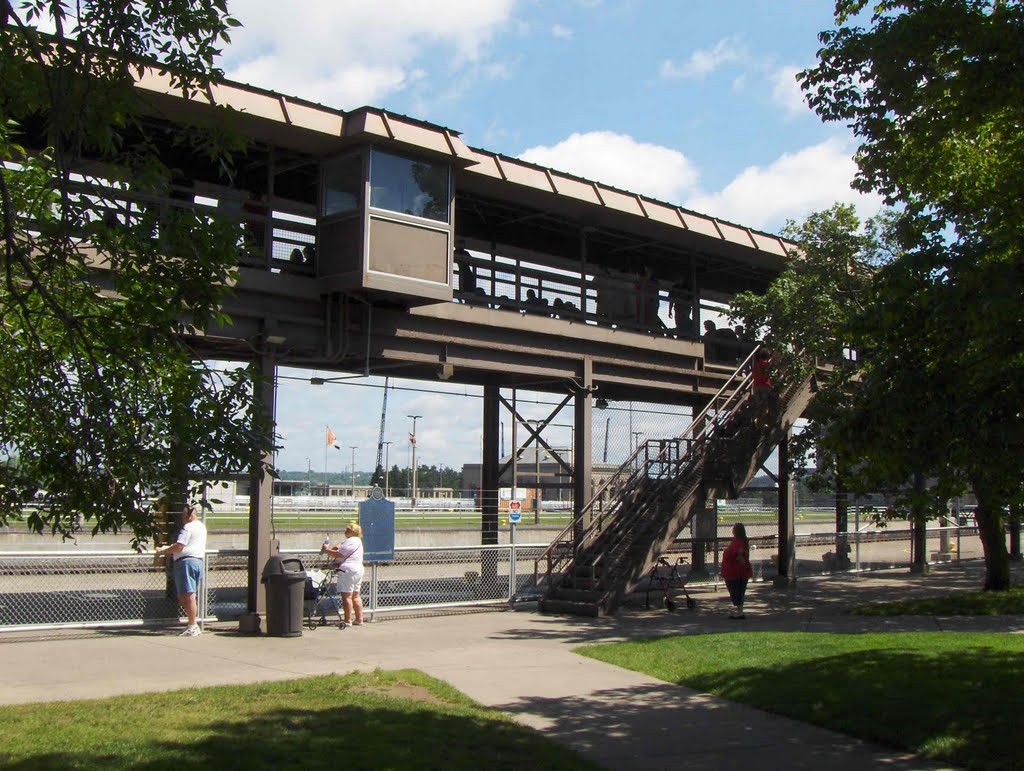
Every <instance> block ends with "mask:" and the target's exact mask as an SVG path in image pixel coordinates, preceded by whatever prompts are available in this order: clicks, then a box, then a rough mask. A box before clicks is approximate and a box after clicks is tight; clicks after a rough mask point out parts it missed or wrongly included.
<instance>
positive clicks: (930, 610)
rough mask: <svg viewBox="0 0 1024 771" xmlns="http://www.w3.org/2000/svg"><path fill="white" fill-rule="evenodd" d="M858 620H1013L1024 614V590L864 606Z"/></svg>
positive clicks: (962, 594) (925, 598)
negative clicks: (938, 618)
mask: <svg viewBox="0 0 1024 771" xmlns="http://www.w3.org/2000/svg"><path fill="white" fill-rule="evenodd" d="M850 613H851V614H852V615H855V616H1012V615H1020V614H1024V588H1016V589H1010V591H1008V592H962V593H957V594H948V595H943V596H941V597H923V598H920V599H909V600H895V601H893V602H880V603H877V604H874V605H863V606H861V607H859V608H854V609H853V610H851V611H850Z"/></svg>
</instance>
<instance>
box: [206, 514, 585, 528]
mask: <svg viewBox="0 0 1024 771" xmlns="http://www.w3.org/2000/svg"><path fill="white" fill-rule="evenodd" d="M506 518H507V515H502V516H501V518H500V519H501V521H502V523H503V525H504V524H507V521H506ZM571 519H572V517H571V516H570V515H569V514H565V513H563V512H547V513H544V514H542V515H541V525H545V526H548V527H564V526H565V525H567V524H569V522H570V521H571ZM358 520H359V513H358V512H357V511H353V510H343V509H339V510H338V511H334V512H324V511H318V512H301V511H297V512H288V513H287V514H280V513H277V514H275V515H274V525H275V527H276V528H277V529H278V530H303V531H308V530H314V531H316V530H323V531H324V532H325V533H337V532H338V530H339V529H340V528H342V527H344V525H345V523H346V522H351V521H358ZM205 522H206V526H207V527H208V528H210V530H212V531H217V530H245V529H247V528H248V527H249V516H248V515H247V514H231V513H226V514H207V515H206V519H205ZM522 524H523V525H532V524H533V512H527V513H526V514H524V515H523V522H522ZM421 527H462V528H476V529H479V527H480V514H479V513H474V512H462V513H459V512H421V513H417V514H396V515H395V528H396V529H398V530H412V529H415V528H421Z"/></svg>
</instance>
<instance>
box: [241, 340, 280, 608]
mask: <svg viewBox="0 0 1024 771" xmlns="http://www.w3.org/2000/svg"><path fill="white" fill-rule="evenodd" d="M259 365H260V374H261V375H262V381H261V382H260V383H258V384H257V386H256V394H255V397H256V398H255V401H256V407H257V409H259V410H261V411H262V413H263V414H264V415H265V416H266V417H267V418H268V425H269V428H270V431H271V432H273V430H274V422H273V420H274V414H275V410H274V405H275V400H276V397H277V381H276V374H277V363H276V361H275V357H274V354H273V353H272V352H271V353H262V354H260V359H259ZM272 462H273V456H271V455H270V453H267V454H266V455H263V456H262V457H261V458H259V459H258V461H257V462H255V463H253V467H252V473H251V476H250V482H249V559H248V574H249V593H248V608H249V612H250V613H264V612H265V611H266V608H267V594H266V591H265V590H264V588H263V584H262V583H261V582H260V571H261V570H262V569H263V565H265V564H266V562H267V560H268V559H270V556H271V555H272V554H276V553H277V551H278V549H277V542H276V541H271V539H270V506H271V502H272V500H273V494H274V478H273V477H272V476H270V474H264V473H263V465H264V464H266V465H270V464H271V463H272Z"/></svg>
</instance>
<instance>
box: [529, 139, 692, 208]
mask: <svg viewBox="0 0 1024 771" xmlns="http://www.w3.org/2000/svg"><path fill="white" fill-rule="evenodd" d="M519 157H520V158H522V159H523V160H524V161H528V162H530V163H536V164H539V165H541V166H547V167H549V168H553V169H559V170H561V171H565V172H568V173H570V174H575V175H577V176H580V177H586V178H587V179H592V180H595V181H597V182H603V183H605V184H607V185H611V186H613V187H619V188H622V189H624V190H629V191H630V192H634V193H641V194H643V195H648V196H650V197H652V198H657V199H660V200H663V201H678V200H680V199H681V198H682V197H683V196H684V195H687V194H689V193H690V192H692V191H693V190H694V189H695V187H696V185H697V178H698V175H697V170H696V169H695V168H694V166H693V164H692V163H691V162H690V160H689V159H688V158H687V157H686V156H685V155H683V154H682V153H681V152H679V151H678V150H673V149H671V148H668V147H661V146H659V145H653V144H648V143H645V142H638V141H636V140H635V139H633V137H631V136H627V135H625V134H616V133H614V132H611V131H591V132H588V133H583V134H572V135H571V136H570V137H568V138H567V139H564V140H563V141H561V142H559V143H558V144H556V145H553V146H551V147H544V146H539V147H531V148H530V149H528V150H526V151H524V152H523V153H521V154H520V156H519Z"/></svg>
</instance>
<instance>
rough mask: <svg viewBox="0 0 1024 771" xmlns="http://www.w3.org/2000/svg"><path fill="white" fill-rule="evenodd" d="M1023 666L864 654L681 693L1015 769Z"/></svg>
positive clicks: (736, 674) (719, 678) (976, 650)
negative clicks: (706, 695)
mask: <svg viewBox="0 0 1024 771" xmlns="http://www.w3.org/2000/svg"><path fill="white" fill-rule="evenodd" d="M1022 678H1024V657H1022V656H1021V655H1020V653H1019V652H1008V651H994V650H991V649H987V648H981V647H970V648H964V649H962V650H959V651H955V652H948V651H947V652H944V653H942V655H940V656H937V655H919V654H916V653H912V652H899V651H890V650H868V651H863V652H860V653H851V654H845V655H842V656H830V657H825V658H821V659H817V660H812V661H805V662H801V663H799V664H796V665H793V666H782V667H775V668H772V669H743V670H738V671H731V672H728V673H717V674H703V675H698V676H695V677H692V678H687V682H686V685H687V686H689V687H692V688H697V689H699V690H703V691H708V692H712V693H715V694H718V695H721V696H724V697H726V698H728V699H733V700H736V701H742V702H743V703H745V704H750V705H752V706H755V707H758V708H760V709H765V710H768V711H770V712H774V713H777V714H780V715H787V716H790V717H793V718H796V719H798V720H805V721H808V722H812V723H814V724H817V725H821V726H827V727H829V728H832V729H834V730H837V731H841V732H843V733H847V734H850V735H853V736H857V737H859V738H862V739H866V740H868V741H873V742H878V743H882V744H885V745H888V746H892V747H899V748H901V749H905V750H908V751H910V752H915V753H918V754H920V755H921V756H922V757H928V758H933V759H941V760H944V761H948V762H952V763H955V764H956V765H958V766H962V767H964V768H976V769H997V768H999V769H1002V768H1006V769H1009V768H1020V767H1021V765H1020V758H1019V744H1020V728H1021V715H1022V714H1024V689H1022V688H1021V687H1020V686H1019V683H1020V682H1021V680H1022Z"/></svg>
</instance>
